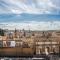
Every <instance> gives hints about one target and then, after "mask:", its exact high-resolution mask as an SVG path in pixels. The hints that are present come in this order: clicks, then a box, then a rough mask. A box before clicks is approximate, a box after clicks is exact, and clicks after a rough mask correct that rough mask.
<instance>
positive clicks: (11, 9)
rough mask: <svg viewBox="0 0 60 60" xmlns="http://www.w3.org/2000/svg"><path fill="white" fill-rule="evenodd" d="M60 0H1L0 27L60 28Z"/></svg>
mask: <svg viewBox="0 0 60 60" xmlns="http://www.w3.org/2000/svg"><path fill="white" fill-rule="evenodd" d="M59 27H60V0H0V28H4V29H15V28H17V29H23V28H24V29H26V30H28V29H31V30H60V28H59Z"/></svg>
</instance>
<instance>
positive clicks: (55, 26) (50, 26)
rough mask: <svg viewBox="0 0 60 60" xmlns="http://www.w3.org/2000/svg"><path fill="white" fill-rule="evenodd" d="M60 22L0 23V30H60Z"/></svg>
mask: <svg viewBox="0 0 60 60" xmlns="http://www.w3.org/2000/svg"><path fill="white" fill-rule="evenodd" d="M59 27H60V21H45V22H42V21H41V22H37V21H30V22H21V23H12V22H10V23H0V28H3V29H9V30H14V29H15V28H16V29H25V30H29V29H30V30H40V31H41V30H60V28H59Z"/></svg>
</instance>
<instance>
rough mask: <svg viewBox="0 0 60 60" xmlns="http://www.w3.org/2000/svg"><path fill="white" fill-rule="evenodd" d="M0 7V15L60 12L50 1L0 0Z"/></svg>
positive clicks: (59, 8)
mask: <svg viewBox="0 0 60 60" xmlns="http://www.w3.org/2000/svg"><path fill="white" fill-rule="evenodd" d="M57 4H58V2H57ZM2 5H3V7H4V8H3V7H2ZM0 7H1V8H0V14H1V13H13V14H21V13H29V14H59V12H60V7H59V6H58V5H56V3H55V4H54V3H53V2H52V1H51V0H9V1H8V0H0Z"/></svg>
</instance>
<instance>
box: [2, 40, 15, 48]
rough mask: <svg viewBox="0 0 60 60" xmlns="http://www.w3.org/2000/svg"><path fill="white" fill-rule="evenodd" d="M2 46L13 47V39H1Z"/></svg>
mask: <svg viewBox="0 0 60 60" xmlns="http://www.w3.org/2000/svg"><path fill="white" fill-rule="evenodd" d="M3 47H15V41H3Z"/></svg>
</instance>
